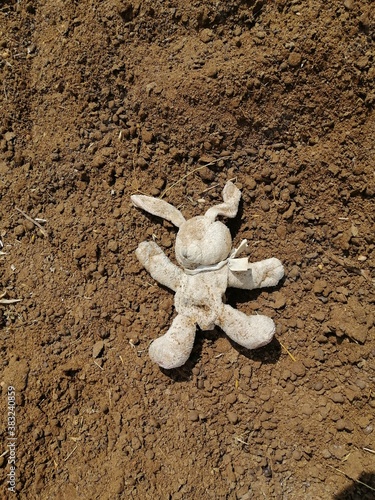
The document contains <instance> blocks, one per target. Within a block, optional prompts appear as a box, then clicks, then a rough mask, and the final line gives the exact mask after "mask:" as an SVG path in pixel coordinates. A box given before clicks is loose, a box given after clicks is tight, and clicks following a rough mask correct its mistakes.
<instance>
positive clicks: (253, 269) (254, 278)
mask: <svg viewBox="0 0 375 500" xmlns="http://www.w3.org/2000/svg"><path fill="white" fill-rule="evenodd" d="M283 276H284V267H283V265H282V263H281V262H280V261H279V259H275V258H272V259H266V260H262V261H260V262H254V263H253V264H249V269H248V270H247V271H239V272H234V271H231V270H229V273H228V286H232V287H233V288H243V289H245V290H253V289H254V288H263V287H267V286H276V285H277V284H278V282H279V281H280V280H281V278H282V277H283Z"/></svg>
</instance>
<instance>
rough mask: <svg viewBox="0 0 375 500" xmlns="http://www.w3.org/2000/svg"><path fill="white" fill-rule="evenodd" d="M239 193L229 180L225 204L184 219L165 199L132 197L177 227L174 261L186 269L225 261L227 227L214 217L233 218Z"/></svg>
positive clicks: (229, 241) (228, 248)
mask: <svg viewBox="0 0 375 500" xmlns="http://www.w3.org/2000/svg"><path fill="white" fill-rule="evenodd" d="M240 197H241V192H240V190H239V189H238V188H236V186H235V185H234V184H233V183H232V182H227V184H226V185H225V187H224V189H223V199H224V203H220V204H219V205H216V206H214V207H211V208H209V209H208V210H207V212H206V213H205V214H204V215H201V216H198V217H193V218H192V219H189V220H186V219H185V218H184V216H183V215H182V213H181V212H180V211H179V210H178V209H177V208H175V207H174V206H173V205H170V204H169V203H167V202H166V201H164V200H161V199H159V198H151V197H149V196H143V195H133V196H132V197H131V199H132V202H133V204H134V205H135V206H136V207H139V208H142V209H143V210H145V211H146V212H149V213H151V214H153V215H157V216H158V217H162V218H163V219H166V220H168V221H170V222H172V224H174V225H175V226H177V227H178V228H179V231H178V233H177V237H176V245H175V253H176V259H177V262H178V263H179V264H180V265H181V266H182V267H183V268H184V269H188V270H194V269H196V268H198V267H201V266H211V265H214V264H217V263H219V262H221V261H223V260H225V259H226V258H227V257H228V255H229V253H230V251H231V248H232V238H231V235H230V231H229V229H228V228H227V227H226V226H225V224H223V223H222V222H220V221H217V220H215V219H216V217H217V216H219V215H222V216H225V217H235V216H236V214H237V210H238V204H239V201H240Z"/></svg>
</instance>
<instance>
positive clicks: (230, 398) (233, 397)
mask: <svg viewBox="0 0 375 500" xmlns="http://www.w3.org/2000/svg"><path fill="white" fill-rule="evenodd" d="M236 401H237V396H236V395H235V393H234V392H232V393H231V394H228V396H227V403H229V404H230V405H232V404H233V403H235V402H236Z"/></svg>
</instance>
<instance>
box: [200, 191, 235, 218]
mask: <svg viewBox="0 0 375 500" xmlns="http://www.w3.org/2000/svg"><path fill="white" fill-rule="evenodd" d="M240 198H241V191H240V190H239V189H238V188H237V187H236V186H235V185H234V184H233V182H231V181H228V182H227V183H226V184H225V186H224V189H223V199H224V203H220V204H219V205H216V206H215V207H211V208H209V209H208V210H207V212H206V213H205V217H208V218H209V219H211V220H212V221H214V220H215V219H216V217H217V216H218V215H224V216H225V217H231V218H233V217H235V216H236V215H237V211H238V204H239V202H240Z"/></svg>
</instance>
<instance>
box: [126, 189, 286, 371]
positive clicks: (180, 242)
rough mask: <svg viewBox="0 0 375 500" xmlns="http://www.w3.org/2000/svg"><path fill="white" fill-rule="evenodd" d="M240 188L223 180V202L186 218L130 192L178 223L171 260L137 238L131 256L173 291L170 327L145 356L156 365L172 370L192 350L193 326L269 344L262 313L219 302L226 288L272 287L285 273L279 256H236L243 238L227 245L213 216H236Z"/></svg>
mask: <svg viewBox="0 0 375 500" xmlns="http://www.w3.org/2000/svg"><path fill="white" fill-rule="evenodd" d="M240 198H241V191H240V190H239V189H238V188H237V187H236V186H235V185H234V184H233V183H232V182H227V184H226V185H225V187H224V189H223V200H224V202H223V203H220V204H218V205H216V206H213V207H211V208H209V209H208V210H207V211H206V213H205V214H204V215H201V216H197V217H193V218H192V219H189V220H186V219H185V218H184V216H183V215H182V213H181V212H180V211H179V210H178V209H177V208H175V207H174V206H173V205H170V204H169V203H167V202H166V201H164V200H162V199H159V198H152V197H149V196H144V195H133V196H132V197H131V200H132V202H133V204H134V205H135V206H136V207H138V208H141V209H143V210H145V211H146V212H149V213H150V214H153V215H156V216H158V217H162V218H163V219H166V220H168V221H170V222H172V224H174V225H175V226H177V227H178V228H179V230H178V233H177V236H176V245H175V255H176V260H177V262H178V264H179V265H180V266H181V267H178V266H176V265H175V264H173V263H172V262H171V261H170V260H169V258H168V257H167V256H166V255H165V254H164V252H163V250H162V249H161V248H160V247H159V246H158V245H157V244H156V243H155V242H154V241H144V242H142V243H140V245H139V246H138V248H137V250H136V255H137V257H138V259H139V261H140V262H141V264H142V265H143V266H144V267H145V268H146V269H147V271H148V272H149V273H150V274H151V276H152V277H153V278H154V279H155V280H156V281H158V282H159V283H161V284H162V285H164V286H166V287H168V288H170V289H171V290H173V291H174V292H175V302H174V303H175V309H176V312H177V316H176V317H175V318H174V320H173V321H172V324H171V327H170V328H169V330H168V331H167V332H166V333H165V334H164V335H163V336H162V337H160V338H158V339H156V340H154V341H153V342H152V343H151V345H150V349H149V354H150V357H151V359H152V360H153V361H155V362H156V363H158V365H159V366H161V367H163V368H166V369H171V368H177V367H179V366H182V365H183V364H185V363H186V361H187V360H188V358H189V356H190V353H191V351H192V349H193V344H194V339H195V334H196V329H197V325H198V326H199V328H201V329H202V330H212V329H213V328H214V327H215V325H216V326H218V327H220V328H221V329H222V330H223V331H224V332H225V333H226V334H227V335H228V337H230V338H231V339H232V340H234V341H235V342H236V343H237V344H239V345H241V346H243V347H246V348H247V349H256V348H258V347H262V346H264V345H266V344H268V343H269V342H270V341H271V340H272V337H273V335H274V332H275V324H274V322H273V321H272V319H271V318H269V317H267V316H263V315H253V316H247V315H246V314H244V313H243V312H241V311H238V310H236V309H234V308H233V307H231V306H230V305H228V304H225V303H224V302H223V298H224V294H225V291H226V289H227V288H228V287H235V288H242V289H246V290H252V289H254V288H263V287H270V286H275V285H277V284H278V282H279V281H280V279H281V278H282V277H283V276H284V268H283V265H282V264H281V262H280V261H279V260H278V259H275V258H271V259H266V260H262V261H260V262H255V263H249V262H248V258H247V257H245V258H238V257H237V255H238V254H239V253H240V252H241V251H242V250H243V249H244V248H245V247H246V244H247V243H246V240H243V241H242V243H241V244H240V245H239V247H238V248H237V249H234V250H231V249H232V238H231V234H230V231H229V229H228V228H227V226H226V225H225V224H223V223H222V222H220V221H217V220H216V218H217V217H218V216H224V217H231V218H233V217H235V216H236V214H237V210H238V204H239V201H240Z"/></svg>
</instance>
